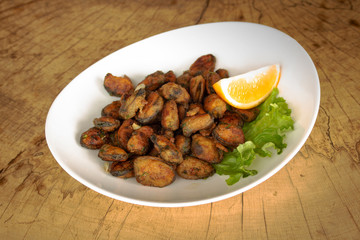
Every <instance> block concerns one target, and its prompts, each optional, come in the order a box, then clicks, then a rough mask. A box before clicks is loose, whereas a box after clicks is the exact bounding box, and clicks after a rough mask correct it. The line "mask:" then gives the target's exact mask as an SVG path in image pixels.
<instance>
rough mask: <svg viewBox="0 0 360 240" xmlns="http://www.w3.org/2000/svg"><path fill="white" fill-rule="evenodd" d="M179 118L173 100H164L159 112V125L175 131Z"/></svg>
mask: <svg viewBox="0 0 360 240" xmlns="http://www.w3.org/2000/svg"><path fill="white" fill-rule="evenodd" d="M179 125H180V120H179V113H178V108H177V104H176V102H175V100H168V101H166V103H165V105H164V108H163V109H162V114H161V126H162V127H163V128H164V129H167V130H172V131H175V130H177V129H178V128H179Z"/></svg>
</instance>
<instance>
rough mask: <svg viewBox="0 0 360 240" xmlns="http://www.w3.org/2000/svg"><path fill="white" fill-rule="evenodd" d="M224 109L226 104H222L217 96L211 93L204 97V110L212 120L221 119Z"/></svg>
mask: <svg viewBox="0 0 360 240" xmlns="http://www.w3.org/2000/svg"><path fill="white" fill-rule="evenodd" d="M226 109H227V106H226V102H224V100H222V99H221V98H220V97H219V96H218V95H217V94H215V93H212V94H210V95H208V96H206V97H205V99H204V110H205V111H206V112H208V113H209V114H210V115H211V116H213V117H214V118H222V117H223V115H224V113H225V112H226Z"/></svg>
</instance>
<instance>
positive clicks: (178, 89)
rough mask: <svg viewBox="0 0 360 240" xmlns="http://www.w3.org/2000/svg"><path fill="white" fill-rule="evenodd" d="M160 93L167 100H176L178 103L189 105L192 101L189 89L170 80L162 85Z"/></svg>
mask: <svg viewBox="0 0 360 240" xmlns="http://www.w3.org/2000/svg"><path fill="white" fill-rule="evenodd" d="M159 93H160V95H161V96H163V98H165V99H166V100H172V99H173V100H175V102H176V103H178V104H183V105H185V106H187V104H188V103H189V102H190V94H189V93H188V91H187V90H186V89H185V88H183V87H182V86H180V85H179V84H176V83H173V82H169V83H166V84H164V85H162V86H161V87H160V89H159Z"/></svg>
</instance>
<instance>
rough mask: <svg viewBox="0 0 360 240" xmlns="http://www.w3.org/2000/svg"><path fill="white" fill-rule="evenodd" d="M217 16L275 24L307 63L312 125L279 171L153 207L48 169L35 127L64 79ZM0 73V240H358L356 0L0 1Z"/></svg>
mask: <svg viewBox="0 0 360 240" xmlns="http://www.w3.org/2000/svg"><path fill="white" fill-rule="evenodd" d="M219 21H244V22H254V23H261V24H264V25H267V26H271V27H274V28H277V29H279V30H281V31H283V32H285V33H287V34H288V35H290V36H291V37H293V38H294V39H296V40H297V41H298V42H299V43H300V44H301V45H302V46H303V47H304V48H305V49H306V51H307V52H308V53H309V55H310V56H311V58H312V59H313V61H314V63H315V65H316V68H317V71H318V74H319V78H320V84H321V106H320V110H319V114H318V118H317V121H316V124H315V127H314V129H313V131H312V133H311V135H310V137H309V138H308V140H307V142H306V143H305V145H304V146H303V147H302V148H301V150H300V152H299V153H298V154H297V155H296V156H295V157H294V158H293V159H292V160H291V161H290V162H289V163H288V164H287V165H286V166H285V167H284V168H283V169H282V170H280V171H279V172H278V173H277V174H275V175H274V176H273V177H271V178H270V179H268V180H267V181H265V182H264V183H262V184H260V185H258V186H256V187H254V188H253V189H251V190H248V191H246V192H244V193H242V194H239V195H237V196H234V197H231V198H229V199H226V200H223V201H219V202H214V203H209V204H204V205H200V206H193V207H181V208H156V207H146V206H139V205H133V204H130V203H126V202H121V201H118V200H113V199H111V198H109V197H106V196H103V195H101V194H99V193H97V192H95V191H93V190H91V189H89V188H87V187H85V186H84V185H82V184H81V183H79V182H77V181H76V180H75V179H73V178H72V177H71V176H70V175H69V174H67V173H66V172H65V171H64V170H63V169H62V168H61V167H60V165H58V163H57V162H56V160H55V159H54V157H53V156H52V155H51V153H50V151H49V149H48V146H47V143H46V139H45V133H44V126H45V120H46V116H47V113H48V110H49V108H50V106H51V104H52V102H53V100H54V99H55V97H56V96H57V95H58V94H59V92H60V91H61V90H62V89H63V88H64V87H65V86H66V85H67V84H68V83H69V82H70V81H71V80H72V79H73V78H75V77H76V76H77V75H78V74H79V73H80V72H81V71H83V70H84V69H86V68H87V67H88V66H90V65H91V64H93V63H95V62H96V61H98V60H100V59H101V58H103V57H105V56H107V55H108V54H110V53H112V52H114V51H115V50H118V49H120V48H123V47H125V46H127V45H129V44H132V43H134V42H137V41H139V40H142V39H145V38H147V37H150V36H153V35H156V34H158V33H162V32H165V31H168V30H172V29H177V28H180V27H184V26H191V25H196V24H202V23H210V22H219ZM0 76H1V82H0V106H1V107H0V123H1V125H0V149H1V153H0V191H1V195H0V236H1V239H360V159H359V155H360V133H359V132H360V131H359V129H360V97H359V96H360V1H354V0H353V1H351V0H348V1H341V0H338V1H336V0H331V1H322V0H321V1H320V0H315V1H297V0H272V1H258V0H252V1H236V0H228V1H225V0H223V1H215V0H202V1H200V0H196V1H180V0H171V1H160V0H155V1H145V0H136V1H115V0H112V1H100V0H99V1H95V0H91V1H83V0H79V1H63V0H51V1H45V0H28V1H26V0H23V1H21V0H3V1H1V3H0Z"/></svg>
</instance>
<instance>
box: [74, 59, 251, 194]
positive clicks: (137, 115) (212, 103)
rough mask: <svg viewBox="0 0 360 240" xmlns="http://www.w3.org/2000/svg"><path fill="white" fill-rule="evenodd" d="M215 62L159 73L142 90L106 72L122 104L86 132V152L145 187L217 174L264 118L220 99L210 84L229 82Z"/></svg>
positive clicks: (110, 108) (113, 105) (113, 106)
mask: <svg viewBox="0 0 360 240" xmlns="http://www.w3.org/2000/svg"><path fill="white" fill-rule="evenodd" d="M215 63H216V58H215V57H214V56H213V55H212V54H207V55H203V56H200V57H199V58H198V59H196V61H195V62H194V63H193V64H191V66H190V68H189V69H188V70H186V71H184V72H183V74H182V75H180V76H178V77H176V75H175V74H174V72H173V71H168V72H166V73H163V72H162V71H156V72H154V73H152V74H150V75H148V76H146V77H145V79H144V80H143V81H142V82H140V83H139V84H138V85H137V86H134V85H133V83H132V81H131V80H130V78H129V77H127V76H126V75H124V76H122V77H121V76H113V75H112V74H110V73H108V74H107V75H106V76H105V79H104V87H105V89H106V90H107V92H108V93H109V94H110V95H111V96H116V97H119V100H117V101H113V102H112V103H110V104H108V105H106V106H105V107H104V108H103V109H102V112H101V116H100V117H99V118H95V119H94V120H93V124H94V125H93V127H91V128H90V129H88V130H87V131H85V132H83V133H82V134H81V137H80V144H81V146H83V147H85V148H88V149H99V152H98V156H99V158H101V159H102V160H103V161H109V162H110V165H109V169H108V171H109V172H110V173H111V174H112V175H113V176H116V177H120V178H131V177H135V178H136V180H137V182H139V183H141V184H143V185H145V186H153V187H164V186H167V185H169V184H171V183H172V182H173V181H174V180H175V178H176V175H178V176H180V177H182V178H185V179H204V178H208V177H210V176H212V175H213V174H214V173H215V169H214V167H213V165H212V164H216V163H220V162H221V160H222V156H223V154H224V152H228V151H232V150H233V149H234V148H236V147H237V146H238V145H239V144H241V143H244V141H245V139H244V134H243V131H242V126H243V123H244V121H252V120H254V119H255V118H256V116H257V114H258V110H257V109H256V108H254V109H249V110H240V109H235V108H233V107H231V106H229V105H227V104H226V103H225V102H224V101H223V100H222V99H221V98H220V97H219V96H218V95H217V94H216V93H215V91H214V89H213V88H212V85H213V84H214V83H216V82H217V81H219V80H220V79H222V78H228V77H229V74H228V71H227V70H225V69H217V70H215Z"/></svg>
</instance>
